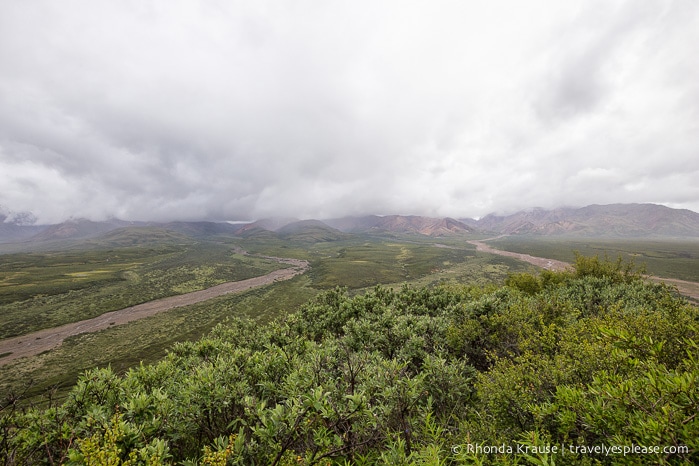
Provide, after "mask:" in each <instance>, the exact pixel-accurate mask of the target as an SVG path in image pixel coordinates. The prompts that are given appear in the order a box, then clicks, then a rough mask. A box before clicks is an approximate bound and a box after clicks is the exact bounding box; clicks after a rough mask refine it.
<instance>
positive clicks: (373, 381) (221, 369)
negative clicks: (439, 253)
mask: <svg viewBox="0 0 699 466" xmlns="http://www.w3.org/2000/svg"><path fill="white" fill-rule="evenodd" d="M698 318H699V314H698V313H697V309H696V308H695V307H693V306H691V305H689V304H688V303H686V302H685V301H684V300H682V299H681V298H680V297H678V296H677V294H676V293H675V292H674V290H673V289H672V288H670V287H667V286H664V285H657V284H651V283H648V282H646V281H644V280H643V277H642V275H641V274H640V273H639V272H638V271H636V270H635V269H634V268H633V266H632V265H629V264H622V263H620V262H610V261H608V260H606V259H605V260H599V259H598V258H585V257H580V256H579V257H578V259H577V262H576V268H575V269H574V270H572V271H566V272H556V273H554V272H543V273H542V274H540V275H538V276H534V275H516V276H511V277H510V279H508V281H507V283H506V284H505V286H502V287H485V288H484V287H468V286H446V285H445V286H442V287H437V288H432V289H427V288H410V287H407V286H405V287H403V288H402V289H400V290H398V291H393V290H390V289H387V288H383V287H376V288H375V289H373V290H372V291H371V292H368V293H365V294H363V295H357V296H350V295H349V294H348V292H347V291H346V290H344V289H340V288H338V289H335V290H332V291H329V292H326V293H323V294H321V295H319V296H317V297H316V298H314V299H313V300H312V301H310V302H308V303H307V304H306V305H304V306H303V307H302V308H301V309H300V310H299V311H298V312H297V313H295V314H292V315H289V316H288V317H286V318H284V319H282V320H279V321H276V322H274V323H272V324H269V325H266V326H258V325H256V324H254V323H252V322H250V321H245V320H237V321H233V322H231V323H230V324H228V325H226V326H219V327H217V328H216V329H215V330H214V331H213V332H212V333H211V334H210V335H209V336H208V337H206V338H204V339H202V340H200V341H197V342H192V343H183V344H178V345H176V346H175V347H173V348H172V350H171V351H170V352H169V354H168V356H167V357H166V358H165V359H163V360H162V361H160V362H159V363H157V364H154V365H141V366H140V367H136V368H133V369H131V370H129V371H128V372H127V373H125V374H120V375H118V374H115V373H114V372H113V371H112V370H110V368H101V369H94V370H91V371H88V372H86V373H85V374H84V375H83V376H82V377H81V378H80V380H79V381H78V383H77V384H76V386H75V387H74V388H73V390H72V392H71V393H70V396H69V397H68V399H67V400H65V401H63V402H62V403H60V404H58V403H51V402H48V404H47V405H44V406H42V407H25V406H23V405H22V404H21V403H20V402H19V399H18V398H17V397H10V398H8V399H7V400H5V401H4V402H3V405H2V413H1V417H0V459H2V461H3V462H4V464H6V465H19V464H94V465H117V464H124V465H126V464H128V465H138V464H140V465H159V464H185V465H197V464H199V465H226V464H228V465H232V464H239V465H255V464H258V465H269V464H271V465H298V464H306V465H311V464H318V465H324V464H357V465H361V464H387V465H388V464H390V465H395V464H404V465H407V464H431V465H452V464H555V463H559V464H598V463H602V464H618V463H629V464H637V463H669V464H675V463H677V464H679V463H697V462H699V441H698V440H697V439H699V417H698V416H697V413H698V412H699V389H698V387H697V382H698V378H699V366H698V364H699V344H698V343H697V341H698V337H697V330H698V329H699V324H698ZM554 447H555V448H554ZM612 447H616V448H618V449H619V450H616V451H611V450H610V449H611V448H612ZM624 448H628V449H630V448H636V450H634V451H633V452H628V454H625V453H624V450H623V449H624ZM555 449H557V450H556V451H554V450H555ZM657 449H659V451H657ZM561 450H563V451H561Z"/></svg>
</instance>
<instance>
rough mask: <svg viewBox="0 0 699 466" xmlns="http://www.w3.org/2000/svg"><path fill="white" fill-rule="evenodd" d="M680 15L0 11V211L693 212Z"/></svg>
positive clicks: (670, 4)
mask: <svg viewBox="0 0 699 466" xmlns="http://www.w3.org/2000/svg"><path fill="white" fill-rule="evenodd" d="M698 42H699V6H697V4H696V3H695V2H689V1H669V0H668V1H662V0H657V1H655V0H648V1H645V2H635V1H634V2H632V1H621V0H619V1H612V2H609V1H605V2H587V1H576V2H572V3H571V2H565V5H563V4H562V2H554V1H549V0H537V1H535V2H533V3H532V2H516V1H505V0H499V1H494V2H487V4H484V5H479V6H475V5H473V4H470V3H464V2H457V1H445V2H439V4H429V5H428V4H427V3H423V4H410V5H407V4H404V3H403V2H359V3H356V2H355V3H351V4H347V3H344V2H332V1H331V2H323V3H322V4H318V3H313V4H311V3H310V2H293V3H289V2H254V3H250V4H240V3H235V4H231V3H230V2H217V1H207V2H197V3H194V2H184V1H181V2H179V1H176V2H165V1H159V0H152V1H147V2H116V3H115V2H107V1H91V2H87V1H82V0H75V1H72V2H60V3H57V2H49V1H36V2H22V3H7V4H2V5H0V204H2V205H5V206H8V207H9V208H11V209H12V210H13V211H21V210H28V211H32V212H34V213H35V214H36V215H37V216H38V218H39V219H40V221H45V222H50V221H60V220H62V219H64V218H66V217H68V216H87V217H91V218H104V217H108V216H117V217H122V218H127V219H200V218H206V219H219V220H221V219H231V220H233V219H250V218H259V217H263V216H271V215H285V216H288V215H294V216H299V217H330V216H339V215H346V214H354V215H358V214H365V213H378V214H382V213H415V214H427V215H451V216H480V215H484V214H486V213H488V212H490V211H500V212H506V211H511V210H514V209H518V208H526V207H531V206H543V207H555V206H558V205H564V204H565V205H584V204H588V203H593V202H596V203H611V202H661V203H665V204H667V205H672V206H674V207H686V208H690V209H693V210H699V193H698V192H697V188H696V182H695V181H694V180H696V179H698V178H697V177H696V175H697V173H698V172H699V158H697V157H696V154H697V149H698V148H699V131H698V130H699V128H697V125H698V123H697V122H698V121H699V118H697V116H699V84H697V83H699V79H697V78H699V62H698V61H697V60H696V58H695V53H694V50H693V44H696V43H698Z"/></svg>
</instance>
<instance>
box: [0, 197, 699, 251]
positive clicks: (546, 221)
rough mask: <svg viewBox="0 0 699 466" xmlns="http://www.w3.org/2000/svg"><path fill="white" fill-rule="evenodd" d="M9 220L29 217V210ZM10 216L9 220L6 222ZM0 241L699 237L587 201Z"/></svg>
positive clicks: (3, 227)
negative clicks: (481, 213) (505, 210)
mask: <svg viewBox="0 0 699 466" xmlns="http://www.w3.org/2000/svg"><path fill="white" fill-rule="evenodd" d="M12 218H22V219H26V218H31V214H30V213H27V215H25V216H16V215H15V217H12ZM8 219H10V221H8ZM0 220H2V223H0V243H13V242H27V243H42V242H48V241H60V240H82V239H88V238H96V237H99V236H100V235H104V234H107V233H109V232H111V231H114V230H116V229H119V228H127V227H132V228H144V227H158V228H161V229H164V230H169V231H173V232H176V233H178V234H181V235H185V236H188V237H210V236H215V235H224V236H233V235H235V236H240V237H249V236H256V237H260V238H262V237H264V236H268V237H270V238H281V239H296V240H302V241H333V240H338V239H343V238H346V237H347V235H348V234H378V235H381V234H416V235H423V236H431V237H440V236H452V235H461V234H493V235H500V234H507V235H537V236H583V237H596V236H603V237H699V213H696V212H693V211H691V210H687V209H673V208H670V207H665V206H662V205H657V204H609V205H597V204H593V205H588V206H586V207H580V208H573V207H562V208H557V209H542V208H533V209H528V210H522V211H519V212H516V213H513V214H509V215H496V214H489V215H487V216H485V217H483V218H480V219H477V220H476V219H468V218H466V219H454V218H451V217H444V218H434V217H425V216H419V215H384V216H380V215H366V216H355V217H342V218H333V219H324V220H315V219H304V220H298V219H296V218H267V219H261V220H257V221H254V222H250V223H239V224H232V223H228V222H210V221H175V222H133V221H124V220H118V219H110V220H106V221H92V220H88V219H70V220H67V221H65V222H62V223H59V224H55V225H27V224H22V223H21V222H20V223H16V222H13V221H11V218H10V217H8V215H6V214H3V213H0Z"/></svg>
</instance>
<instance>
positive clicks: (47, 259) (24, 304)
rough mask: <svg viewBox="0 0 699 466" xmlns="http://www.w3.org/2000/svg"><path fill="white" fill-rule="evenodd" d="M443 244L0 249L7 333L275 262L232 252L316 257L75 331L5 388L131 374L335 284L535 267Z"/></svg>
mask: <svg viewBox="0 0 699 466" xmlns="http://www.w3.org/2000/svg"><path fill="white" fill-rule="evenodd" d="M444 242H445V241H444V240H441V239H440V240H438V241H436V240H433V239H430V238H420V237H415V236H407V237H391V238H379V237H368V236H361V237H359V236H355V237H352V238H348V239H343V240H340V241H325V242H307V241H306V242H304V241H296V242H295V241H289V240H281V239H277V238H266V239H261V238H259V237H253V238H247V239H241V238H223V239H222V238H218V239H217V240H216V241H211V242H207V241H196V242H195V241H188V242H180V243H178V244H173V243H168V242H166V243H165V244H150V245H148V246H147V247H143V246H134V245H132V244H127V245H123V246H116V247H115V246H114V245H113V244H112V245H110V247H89V248H87V249H82V250H79V249H73V250H70V251H62V252H48V251H44V252H40V253H14V254H7V255H0V274H1V275H0V277H1V278H0V280H2V283H3V284H2V285H1V286H0V294H1V295H2V301H1V304H0V319H2V321H1V322H2V325H1V327H2V332H3V337H7V336H10V335H17V334H23V333H27V332H29V331H32V330H35V329H38V328H45V327H52V326H55V325H60V324H61V323H66V322H70V321H76V320H82V319H85V318H89V317H93V316H95V315H99V314H101V313H103V312H106V311H109V310H114V309H120V308H123V307H127V306H129V305H132V304H136V303H139V302H144V301H148V300H151V299H156V298H158V297H163V296H168V295H173V294H179V293H183V292H187V291H193V290H196V289H201V288H206V287H208V286H213V285H215V284H218V283H221V282H223V281H232V280H241V279H244V278H249V277H251V276H256V275H262V274H265V273H267V272H269V271H270V270H272V269H274V268H277V267H279V264H277V263H275V262H272V261H269V260H265V259H263V258H260V257H253V256H250V255H247V256H246V255H241V254H236V253H235V252H234V251H235V250H236V248H242V249H245V250H246V251H249V252H250V253H251V254H256V255H267V256H277V257H294V258H299V259H305V260H308V261H310V262H311V268H310V271H309V272H307V273H306V274H304V275H303V276H299V277H296V278H294V279H292V280H289V281H286V282H280V283H275V284H273V285H269V286H266V287H263V288H259V289H255V290H250V291H248V292H245V293H241V294H235V295H227V296H224V297H220V298H216V299H213V300H210V301H206V302H202V303H199V304H197V305H193V306H187V307H181V308H177V309H173V310H171V311H167V312H164V313H162V314H158V315H155V316H152V317H149V318H147V319H143V320H140V321H136V322H131V323H129V324H126V325H122V326H115V327H113V328H110V329H107V330H104V331H101V332H96V333H90V334H83V335H79V336H76V337H73V338H71V339H69V340H67V341H66V342H64V344H63V345H62V346H61V347H59V348H57V349H55V350H52V351H49V352H47V353H45V354H42V355H39V356H37V357H35V358H30V359H28V360H18V361H15V362H12V363H10V364H7V365H5V366H0V396H5V395H6V394H8V393H10V392H12V393H18V392H21V391H23V390H25V389H26V388H27V387H29V391H28V392H27V394H28V395H31V396H33V395H38V394H40V393H43V392H45V391H46V390H47V389H48V388H49V387H57V388H58V389H59V393H63V392H64V390H65V389H66V388H67V387H69V386H70V385H72V383H73V382H74V381H75V379H76V378H77V376H78V375H79V374H80V373H82V372H83V371H84V370H85V369H88V368H92V367H104V366H107V365H111V367H112V368H113V369H115V370H117V371H123V370H126V369H127V368H129V367H133V366H134V365H138V364H139V363H140V362H141V361H143V362H144V363H150V362H154V361H157V360H158V359H160V358H162V357H163V355H164V354H165V353H166V351H167V349H168V348H169V347H171V346H172V344H173V343H175V342H177V341H185V340H196V339H198V338H200V337H201V336H202V335H205V334H207V333H208V332H209V331H210V330H211V328H213V326H215V325H216V324H218V323H220V322H224V321H225V320H226V319H228V318H232V317H243V318H252V319H256V320H258V321H259V322H261V323H263V322H266V321H269V320H271V319H273V318H275V317H277V316H279V315H281V314H284V313H289V312H294V311H295V310H296V309H298V307H299V306H300V305H301V304H303V303H305V302H306V301H308V300H309V299H310V298H311V297H312V296H314V295H315V294H317V293H318V292H320V291H322V290H325V289H330V288H334V287H336V286H342V287H347V288H348V289H349V290H350V291H351V292H352V293H359V292H362V290H364V289H366V288H371V287H373V286H375V285H377V284H384V285H389V286H395V287H399V286H401V285H402V284H404V283H410V284H415V285H435V284H439V283H445V282H460V283H481V284H485V283H490V282H502V281H503V280H504V279H505V278H506V276H507V274H508V273H511V272H521V271H526V270H532V268H531V266H529V265H527V264H523V263H521V262H519V261H515V260H512V259H508V258H503V257H498V256H493V255H489V254H481V253H477V252H476V251H475V249H474V247H473V246H471V245H470V244H468V243H466V242H465V240H464V239H452V240H449V241H447V242H448V243H449V244H448V245H447V244H439V243H444ZM25 272H26V273H25ZM30 277H31V278H30ZM0 357H2V355H0Z"/></svg>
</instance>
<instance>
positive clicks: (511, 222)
mask: <svg viewBox="0 0 699 466" xmlns="http://www.w3.org/2000/svg"><path fill="white" fill-rule="evenodd" d="M469 223H470V224H471V225H474V226H476V227H477V228H480V229H482V230H486V231H491V232H494V233H500V234H512V235H541V236H551V235H559V236H560V235H567V236H590V237H592V236H610V237H645V236H668V237H699V214H698V213H696V212H692V211H691V210H686V209H672V208H670V207H666V206H663V205H658V204H608V205H599V204H592V205H588V206H585V207H579V208H573V207H562V208H558V209H551V210H547V209H540V208H537V209H528V210H522V211H519V212H516V213H514V214H510V215H504V216H498V215H494V214H491V215H486V216H485V217H483V218H481V219H480V220H477V221H471V222H469Z"/></svg>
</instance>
